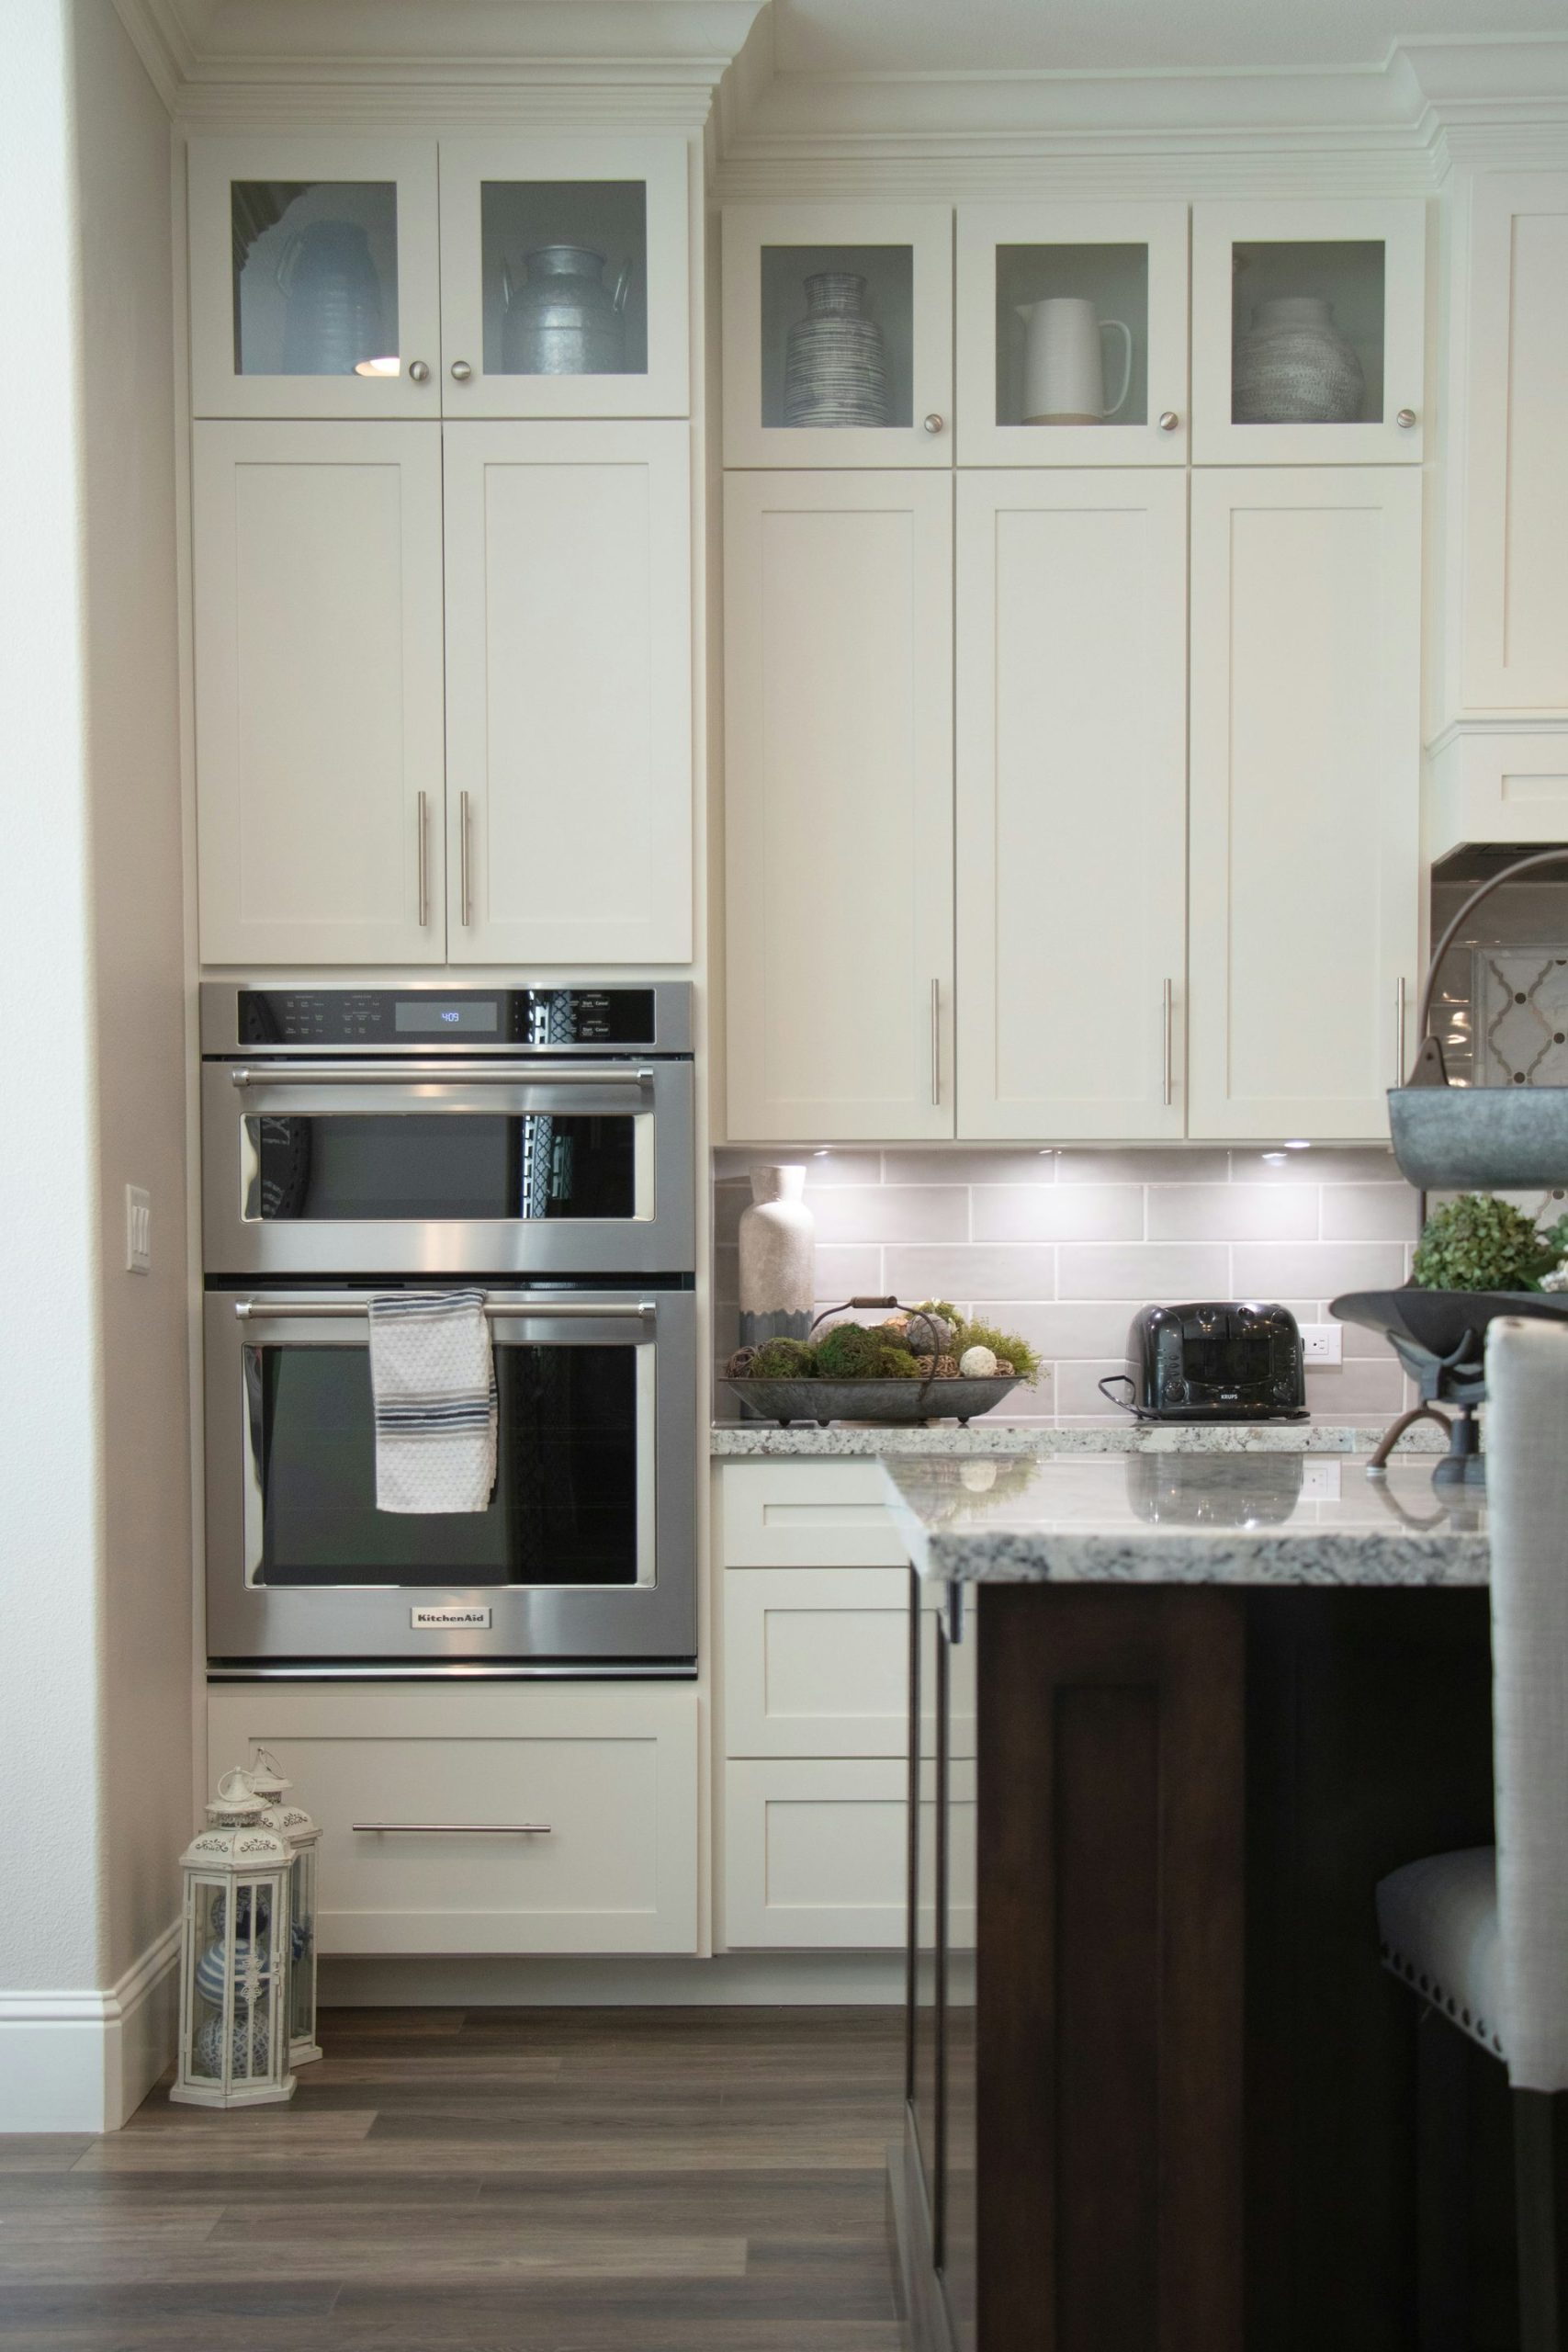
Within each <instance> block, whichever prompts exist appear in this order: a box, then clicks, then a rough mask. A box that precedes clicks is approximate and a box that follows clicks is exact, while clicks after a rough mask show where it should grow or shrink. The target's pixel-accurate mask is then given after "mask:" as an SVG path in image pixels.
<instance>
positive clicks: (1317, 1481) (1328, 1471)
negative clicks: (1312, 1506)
mask: <svg viewBox="0 0 1568 2352" xmlns="http://www.w3.org/2000/svg"><path fill="white" fill-rule="evenodd" d="M1339 1471H1340V1464H1338V1463H1337V1462H1335V1461H1333V1460H1330V1459H1327V1458H1325V1456H1324V1455H1323V1454H1313V1453H1309V1454H1307V1455H1306V1456H1305V1457H1304V1459H1303V1463H1302V1499H1303V1502H1317V1503H1337V1501H1338V1500H1339V1498H1340V1494H1341V1491H1342V1490H1341V1487H1340V1484H1339Z"/></svg>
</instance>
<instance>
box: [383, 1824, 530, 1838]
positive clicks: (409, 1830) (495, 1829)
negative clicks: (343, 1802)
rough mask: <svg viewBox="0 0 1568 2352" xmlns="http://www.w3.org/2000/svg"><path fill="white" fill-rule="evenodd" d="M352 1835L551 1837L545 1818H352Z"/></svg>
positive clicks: (384, 1836) (400, 1836)
mask: <svg viewBox="0 0 1568 2352" xmlns="http://www.w3.org/2000/svg"><path fill="white" fill-rule="evenodd" d="M352 1826H353V1830H354V1834H355V1837H356V1838H552V1837H553V1836H554V1835H555V1829H554V1826H553V1824H551V1823H550V1822H547V1821H356V1822H355V1823H353V1824H352Z"/></svg>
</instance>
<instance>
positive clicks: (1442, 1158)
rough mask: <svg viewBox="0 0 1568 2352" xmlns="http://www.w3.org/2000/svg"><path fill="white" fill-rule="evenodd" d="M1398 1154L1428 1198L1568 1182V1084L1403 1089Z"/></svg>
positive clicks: (1396, 1121) (1396, 1107) (1392, 1114)
mask: <svg viewBox="0 0 1568 2352" xmlns="http://www.w3.org/2000/svg"><path fill="white" fill-rule="evenodd" d="M1388 1120H1389V1130H1390V1133H1391V1135H1392V1137H1393V1156H1394V1158H1395V1159H1397V1160H1398V1162H1399V1166H1400V1170H1401V1172H1402V1173H1403V1174H1404V1177H1405V1178H1406V1179H1407V1181H1408V1182H1410V1183H1412V1184H1415V1185H1417V1186H1419V1188H1420V1189H1421V1190H1422V1191H1423V1192H1427V1193H1465V1192H1511V1191H1514V1190H1516V1189H1517V1190H1525V1189H1529V1188H1532V1187H1534V1186H1535V1185H1538V1184H1540V1185H1551V1184H1568V1086H1518V1087H1513V1088H1509V1089H1505V1088H1503V1087H1500V1086H1395V1087H1392V1088H1391V1089H1390V1091H1389V1097H1388Z"/></svg>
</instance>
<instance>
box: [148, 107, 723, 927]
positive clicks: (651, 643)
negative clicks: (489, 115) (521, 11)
mask: <svg viewBox="0 0 1568 2352" xmlns="http://www.w3.org/2000/svg"><path fill="white" fill-rule="evenodd" d="M689 169H690V158H689V150H688V142H687V141H686V140H685V138H684V137H683V136H679V135H673V134H671V135H667V136H658V135H649V136H637V135H630V134H627V135H615V136H611V135H608V134H605V135H594V134H592V133H583V134H581V135H578V134H573V135H571V136H570V137H560V136H555V135H538V136H536V135H534V134H532V133H530V134H527V135H519V136H518V137H516V138H513V139H507V140H496V139H494V138H491V139H486V140H473V139H462V138H457V139H441V140H435V139H384V138H378V137H358V136H355V135H344V136H331V137H329V136H325V135H323V136H321V137H317V138H311V139H294V138H287V137H268V136H262V135H253V136H250V137H243V138H242V137H221V138H220V137H216V136H214V137H211V138H199V139H197V140H195V141H193V142H192V147H191V153H190V251H191V304H192V317H191V338H192V369H191V372H192V388H193V407H194V410H195V421H194V424H193V442H194V460H193V536H194V545H195V560H194V567H193V589H194V603H195V662H196V744H197V834H198V862H199V901H200V936H201V954H202V957H203V959H204V961H206V962H208V963H228V962H231V963H242V962H243V963H246V964H253V965H265V964H267V963H311V964H354V963H362V964H375V963H399V964H405V963H435V964H439V963H442V962H447V963H452V964H464V963H470V964H476V963H477V964H488V963H498V962H508V963H513V962H515V963H521V962H525V961H532V962H537V963H561V964H570V963H581V964H585V965H589V966H593V967H605V966H613V965H615V964H646V963H660V962H671V963H681V962H685V961H687V960H688V959H689V958H690V956H691V950H692V799H691V794H692V785H691V775H692V662H691V459H690V427H689V424H688V423H687V421H686V420H687V417H688V413H689V389H688V386H689V366H688V350H687V345H688V336H689V321H688V298H687V210H688V172H689ZM563 280H564V281H565V282H566V284H567V286H568V288H569V290H570V296H571V303H572V307H574V308H575V310H576V311H578V312H579V313H580V314H581V317H582V319H583V321H584V327H583V331H582V333H581V334H580V335H579V336H578V339H577V342H576V343H575V344H574V345H572V347H571V348H570V350H568V351H566V352H565V353H564V354H563V350H562V348H561V347H560V346H559V345H558V343H556V344H552V342H551V331H550V328H549V326H548V322H547V320H546V319H545V318H544V317H543V315H542V313H541V311H540V308H539V305H540V302H541V301H542V300H543V297H544V294H545V292H547V290H548V287H549V285H550V284H551V283H554V284H556V285H559V284H560V283H561V282H562V281H563Z"/></svg>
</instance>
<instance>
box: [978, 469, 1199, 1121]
mask: <svg viewBox="0 0 1568 2352" xmlns="http://www.w3.org/2000/svg"><path fill="white" fill-rule="evenodd" d="M957 675H958V728H957V743H958V778H957V784H958V798H957V810H958V821H957V828H956V838H957V842H958V989H957V995H958V1132H959V1134H960V1135H961V1136H976V1137H979V1136H987V1137H996V1138H998V1139H1000V1138H1009V1137H1011V1138H1018V1139H1023V1138H1032V1137H1036V1136H1038V1137H1040V1138H1042V1139H1044V1138H1056V1137H1063V1138H1066V1137H1070V1136H1085V1137H1089V1136H1098V1137H1108V1136H1128V1137H1137V1138H1140V1139H1147V1138H1149V1137H1155V1136H1160V1137H1166V1136H1179V1135H1181V1134H1182V1133H1183V1131H1184V1124H1185V1115H1186V1103H1185V1093H1186V1090H1185V1087H1184V1085H1183V1084H1182V1081H1181V1070H1180V1023H1181V1020H1182V1016H1183V1012H1184V999H1185V994H1186V987H1185V981H1186V964H1187V922H1186V903H1185V902H1186V890H1185V876H1186V864H1187V481H1186V477H1185V475H1183V474H1162V473H1160V472H1157V471H1155V470H1151V469H1133V468H1131V467H1128V468H1111V469H1104V470H1100V469H1084V470H1082V471H1072V470H1055V471H1054V470H1051V469H1040V470H1031V471H1029V472H1010V473H991V472H977V473H967V474H964V475H963V476H961V477H960V480H959V484H958V670H957Z"/></svg>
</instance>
